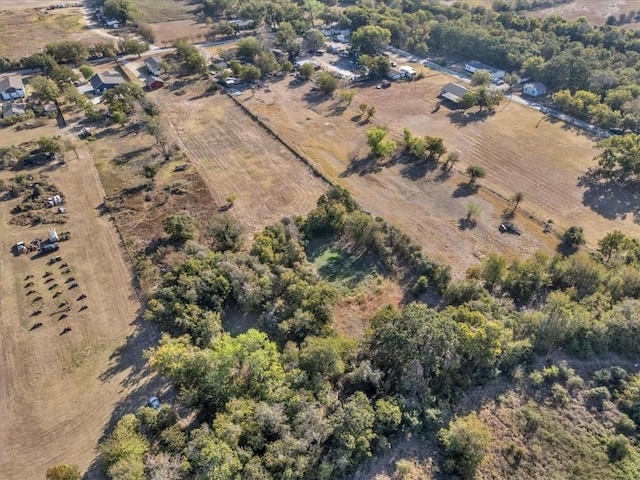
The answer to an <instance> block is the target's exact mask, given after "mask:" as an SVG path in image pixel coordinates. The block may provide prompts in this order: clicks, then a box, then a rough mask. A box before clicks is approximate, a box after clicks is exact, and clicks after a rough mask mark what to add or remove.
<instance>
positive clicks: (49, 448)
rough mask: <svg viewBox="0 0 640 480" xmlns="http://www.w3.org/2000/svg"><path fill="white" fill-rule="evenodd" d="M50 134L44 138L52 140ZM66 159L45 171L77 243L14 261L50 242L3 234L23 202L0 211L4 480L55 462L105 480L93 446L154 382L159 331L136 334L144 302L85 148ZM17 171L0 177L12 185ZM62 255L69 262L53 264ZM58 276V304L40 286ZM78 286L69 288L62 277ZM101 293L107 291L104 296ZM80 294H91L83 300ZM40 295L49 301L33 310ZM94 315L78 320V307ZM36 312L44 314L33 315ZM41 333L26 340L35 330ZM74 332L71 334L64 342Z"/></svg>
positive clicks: (36, 230) (32, 233)
mask: <svg viewBox="0 0 640 480" xmlns="http://www.w3.org/2000/svg"><path fill="white" fill-rule="evenodd" d="M52 130H53V126H47V127H43V128H42V131H40V132H38V133H39V134H40V135H43V134H51V133H52ZM22 133H25V134H27V135H29V136H33V134H34V131H33V130H25V131H23V132H20V133H19V134H17V133H15V132H12V131H7V130H3V132H2V134H0V138H2V143H3V144H7V143H11V142H13V143H20V142H21V141H24V140H27V137H26V136H23V135H22ZM77 154H78V156H77V157H76V155H75V154H74V153H73V152H67V154H66V159H67V162H66V166H61V167H58V168H49V167H45V168H44V170H43V172H44V174H46V175H48V176H49V181H50V182H52V183H53V184H55V185H56V186H57V187H59V188H60V190H61V191H62V192H63V194H64V196H65V199H66V206H67V208H68V216H69V222H68V223H67V224H65V225H63V226H59V227H58V231H62V230H71V231H72V238H71V239H70V240H68V241H67V242H63V243H62V244H61V248H60V250H59V251H58V252H56V253H54V254H53V255H49V256H45V257H41V258H32V257H31V255H21V256H19V257H15V256H14V255H13V253H12V246H13V245H14V244H15V243H16V242H17V241H27V242H29V241H31V240H32V239H33V238H35V237H37V236H38V237H44V236H46V232H47V228H48V227H47V226H46V225H40V226H36V227H32V228H29V227H20V226H12V227H11V228H7V222H8V220H9V218H10V214H9V210H10V209H11V208H12V207H13V206H14V204H15V203H16V202H17V200H9V201H6V200H5V201H2V202H0V270H1V271H2V282H0V351H1V352H2V358H1V360H0V362H1V364H2V376H1V378H2V382H1V383H0V408H1V409H2V412H3V413H2V424H1V426H0V452H1V453H0V472H2V477H3V478H7V479H9V478H11V479H13V478H15V479H17V478H20V479H25V480H29V479H34V480H35V479H41V478H44V473H45V471H46V469H47V468H48V467H50V466H52V465H55V464H57V463H62V462H65V463H74V464H77V465H78V466H79V467H80V468H81V469H82V470H87V469H89V470H90V478H99V477H100V475H99V468H98V467H97V466H96V465H95V464H94V463H93V462H94V459H95V456H96V452H95V447H96V445H97V443H98V441H99V439H100V438H101V437H102V435H103V434H104V432H105V429H107V428H108V427H109V426H110V425H112V421H114V420H116V419H117V418H119V417H120V416H121V415H122V413H124V412H127V411H132V410H135V409H136V408H137V407H138V406H140V405H142V404H144V403H145V402H146V399H147V398H148V395H149V393H150V392H155V391H157V390H156V388H157V386H158V385H157V384H156V383H157V382H155V380H154V377H152V376H150V375H149V372H148V371H147V370H146V368H145V367H144V366H143V365H144V362H143V361H142V350H143V349H144V348H146V347H147V346H148V345H150V344H151V343H152V340H153V337H154V335H153V333H152V332H153V330H152V329H149V328H148V327H146V328H145V331H144V332H141V331H140V330H139V327H138V326H137V323H136V318H137V315H138V313H139V309H140V306H141V305H140V300H139V296H138V295H137V293H136V292H135V291H134V290H133V288H132V273H131V268H130V264H129V261H128V259H127V258H126V256H125V255H124V252H123V249H122V247H121V241H120V238H119V236H118V234H117V232H116V230H115V228H114V227H113V225H112V223H111V221H110V218H109V216H108V215H104V214H103V212H102V210H101V208H99V207H100V205H101V204H102V202H103V197H104V192H103V189H102V186H101V184H100V180H99V178H98V174H97V171H96V169H95V167H94V165H93V162H92V159H91V156H90V155H89V153H88V151H87V149H86V147H85V146H84V145H82V144H79V143H78V144H77ZM16 173H17V172H9V171H1V172H0V177H1V178H3V179H7V178H9V177H11V176H13V175H15V174H16ZM55 255H60V256H62V258H63V260H62V261H63V262H67V263H68V268H69V269H70V270H71V273H70V274H67V275H64V274H63V273H62V271H63V270H62V269H60V268H59V265H60V264H61V263H57V264H54V265H47V260H48V259H49V258H50V257H51V256H55ZM45 271H51V272H53V278H54V281H55V283H58V285H59V286H58V287H56V288H57V289H59V290H60V291H61V292H62V295H60V296H59V297H57V298H55V299H54V298H52V297H53V295H52V291H50V290H48V287H49V284H45V279H44V278H43V275H44V272H45ZM27 275H33V278H32V279H30V280H29V281H32V282H34V286H33V287H29V288H32V289H35V290H36V292H37V293H36V294H33V295H31V296H27V295H26V292H27V290H26V289H25V286H24V284H25V283H26V282H27V280H25V278H26V276H27ZM69 275H72V276H73V277H75V279H76V281H77V283H78V284H79V286H78V287H77V288H75V289H70V288H69V283H68V282H66V280H65V278H68V276H69ZM105 292H108V294H107V295H105ZM80 294H85V295H87V298H86V299H85V300H83V301H79V300H78V296H79V295H80ZM34 295H40V296H42V297H43V300H41V301H37V302H35V303H34V302H33V301H32V300H31V298H32V297H33V296H34ZM63 300H66V301H68V302H69V304H70V307H71V310H70V311H69V312H68V317H67V318H65V319H59V317H60V315H61V311H60V308H59V304H60V302H62V301H63ZM85 304H86V305H87V306H88V307H89V308H88V309H87V310H84V311H82V312H81V311H80V310H79V308H80V307H81V306H82V305H85ZM35 309H39V310H42V313H41V314H40V315H37V316H31V315H32V312H33V311H34V310H35ZM36 321H40V322H43V323H44V325H43V326H42V327H40V328H38V329H37V330H33V331H30V330H29V329H30V327H31V325H32V324H33V323H34V322H36ZM66 326H69V327H71V328H72V331H70V332H69V333H67V334H65V335H60V333H61V330H62V329H63V328H64V327H66Z"/></svg>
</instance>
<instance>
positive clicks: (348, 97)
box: [338, 90, 356, 107]
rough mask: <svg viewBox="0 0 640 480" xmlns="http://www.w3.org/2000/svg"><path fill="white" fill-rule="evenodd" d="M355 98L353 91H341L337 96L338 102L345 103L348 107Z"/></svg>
mask: <svg viewBox="0 0 640 480" xmlns="http://www.w3.org/2000/svg"><path fill="white" fill-rule="evenodd" d="M355 96H356V91H355V90H342V91H341V92H340V94H339V95H338V98H340V101H341V102H343V103H345V104H346V105H347V107H348V106H349V105H351V102H352V101H353V98H354V97H355Z"/></svg>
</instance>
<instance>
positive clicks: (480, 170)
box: [465, 164, 487, 185]
mask: <svg viewBox="0 0 640 480" xmlns="http://www.w3.org/2000/svg"><path fill="white" fill-rule="evenodd" d="M465 171H466V173H467V175H469V185H474V184H475V183H476V180H477V179H478V178H484V177H486V176H487V171H486V170H485V168H484V167H483V166H481V165H475V164H474V165H469V166H468V167H467V169H466V170H465Z"/></svg>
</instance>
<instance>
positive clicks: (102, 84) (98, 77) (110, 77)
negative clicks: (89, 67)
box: [89, 72, 126, 95]
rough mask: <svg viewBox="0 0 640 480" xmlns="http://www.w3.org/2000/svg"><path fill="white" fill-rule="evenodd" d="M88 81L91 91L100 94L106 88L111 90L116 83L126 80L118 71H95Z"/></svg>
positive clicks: (120, 83)
mask: <svg viewBox="0 0 640 480" xmlns="http://www.w3.org/2000/svg"><path fill="white" fill-rule="evenodd" d="M89 82H90V83H91V86H92V87H93V91H94V92H95V93H96V94H98V95H102V94H103V93H104V92H106V91H107V90H111V89H112V88H115V87H117V86H118V85H122V84H123V83H126V80H125V79H124V77H123V76H122V75H120V74H119V73H118V72H104V73H96V74H95V75H94V76H93V77H91V80H89Z"/></svg>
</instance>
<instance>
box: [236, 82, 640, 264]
mask: <svg viewBox="0 0 640 480" xmlns="http://www.w3.org/2000/svg"><path fill="white" fill-rule="evenodd" d="M426 74H427V77H426V78H425V79H423V80H421V81H418V82H413V83H405V84H394V85H393V87H392V88H390V89H385V90H377V89H374V88H372V87H371V86H368V87H361V88H357V94H356V97H355V100H354V101H353V104H352V105H351V106H350V107H349V108H347V109H346V110H345V111H342V110H341V109H340V105H339V104H338V102H337V100H331V99H328V100H324V101H321V99H318V98H316V94H315V93H311V92H310V88H311V85H309V84H307V85H303V86H300V85H299V84H289V79H290V78H291V77H288V78H287V79H286V80H284V81H280V82H277V83H275V84H274V85H271V86H270V88H271V92H269V93H264V92H262V91H258V92H256V93H255V96H252V94H251V93H249V92H247V93H244V94H243V96H241V97H239V98H240V101H242V102H243V103H244V104H245V105H246V106H247V107H248V108H249V109H251V110H252V111H253V112H255V113H256V114H257V115H258V116H260V118H262V119H263V120H264V121H265V122H266V123H267V124H268V125H270V126H271V127H272V128H273V129H274V130H275V131H276V132H278V134H279V135H280V136H281V137H282V138H284V139H285V140H286V141H287V142H290V143H291V144H292V145H295V146H296V147H297V148H299V149H300V151H301V152H303V154H304V155H306V156H307V157H308V158H310V159H311V160H312V161H313V163H314V164H315V165H316V166H317V167H318V168H319V169H320V170H321V171H322V172H323V173H324V174H326V175H327V176H329V177H330V178H331V179H333V180H334V181H336V182H338V183H339V184H341V185H343V186H345V187H346V188H348V189H349V190H350V191H351V192H352V194H353V195H354V197H355V198H356V199H357V201H358V202H359V203H360V205H361V206H362V207H363V208H364V209H365V210H367V211H369V212H371V213H372V214H374V215H379V216H381V217H384V218H386V219H388V220H389V221H391V223H392V224H394V225H396V226H398V227H399V228H400V229H401V230H403V231H405V232H406V233H408V234H409V235H410V236H411V237H412V238H413V239H414V240H415V241H416V242H418V243H419V244H421V245H422V246H423V247H424V249H425V251H426V252H427V253H428V254H430V255H432V256H433V257H435V258H436V259H438V260H441V261H445V262H447V263H453V264H454V270H455V271H456V272H457V273H458V274H460V273H462V272H464V271H465V270H466V268H468V267H469V266H471V265H473V264H475V263H477V262H478V260H479V259H480V258H482V257H483V256H485V255H487V254H488V253H490V252H495V251H497V252H502V253H504V254H507V255H512V256H520V255H526V254H529V253H532V252H533V251H535V250H537V249H543V250H553V249H554V248H555V246H556V244H557V238H556V237H555V236H554V235H549V234H543V233H542V223H543V222H545V221H546V220H547V219H552V220H553V221H554V222H555V224H556V226H557V229H559V230H561V229H562V228H566V227H568V226H569V225H572V224H577V225H581V226H583V227H584V229H585V232H586V235H587V238H588V240H589V241H590V242H591V245H594V244H595V242H596V241H597V240H598V239H599V238H601V237H602V236H603V235H604V234H605V233H606V232H608V231H609V230H611V229H614V228H618V229H620V230H623V231H625V232H626V233H629V234H634V233H636V234H637V232H638V231H639V227H638V221H639V219H638V218H635V219H634V211H635V210H636V209H637V207H634V205H633V203H634V202H635V200H634V199H635V198H636V197H637V196H636V195H634V194H633V193H629V195H631V196H630V197H626V198H623V196H622V195H620V196H619V197H613V198H611V199H610V200H609V199H607V198H606V197H600V196H598V195H597V193H596V192H594V191H592V190H590V189H589V188H588V187H580V186H577V183H578V181H579V179H580V177H581V176H582V175H583V174H584V173H585V172H586V170H587V169H588V168H589V167H590V166H591V165H592V164H593V162H592V157H593V156H594V154H595V151H594V149H593V147H594V143H593V141H592V140H590V139H589V138H587V137H585V136H583V135H580V134H576V133H575V132H573V131H568V130H567V128H566V126H565V125H564V124H562V123H552V122H549V121H546V119H543V118H542V116H541V114H540V113H539V112H536V111H534V110H531V109H528V108H526V107H523V106H521V105H519V104H516V103H515V102H508V101H507V102H505V103H504V104H503V105H502V106H501V107H499V109H498V111H497V112H496V113H495V114H494V115H492V116H488V117H476V116H474V115H471V114H468V115H464V114H463V113H462V112H456V111H451V110H448V109H447V108H445V107H443V108H441V109H440V110H439V111H437V112H433V113H430V112H432V111H433V110H434V107H435V105H436V103H437V102H438V98H437V95H438V93H439V91H440V87H441V86H442V85H443V84H445V83H446V82H448V81H451V79H450V78H449V77H447V76H446V75H444V74H439V73H435V72H430V71H426ZM362 102H366V103H368V104H370V105H374V106H375V107H376V109H377V113H376V114H375V117H374V119H373V120H371V121H370V122H367V123H364V124H363V122H362V121H361V119H360V117H359V115H360V112H359V110H358V108H357V105H359V104H360V103H362ZM373 125H384V126H386V127H387V128H388V129H389V132H390V135H391V137H392V138H394V139H395V140H397V141H398V142H399V143H401V140H402V130H403V128H404V127H408V128H410V129H411V130H412V131H413V132H414V133H415V134H417V135H425V134H429V135H435V136H438V137H441V138H443V139H444V140H445V144H446V145H447V147H448V149H449V151H455V152H458V153H459V154H460V159H461V160H460V163H459V164H458V165H456V168H455V169H454V172H452V174H451V175H449V174H445V173H443V172H442V171H441V169H440V168H438V167H437V166H436V165H435V164H433V163H426V164H414V163H412V164H407V163H405V161H404V160H403V158H401V157H395V158H393V159H391V160H389V161H382V162H379V161H378V162H375V161H373V162H372V161H371V159H370V158H369V157H368V147H367V146H366V143H365V133H366V131H367V130H368V129H369V128H371V126H373ZM472 163H478V164H481V165H483V166H484V167H486V169H487V178H486V179H484V180H482V181H481V184H482V185H483V187H484V188H482V189H481V190H480V192H479V194H477V195H469V192H468V191H467V190H466V189H465V186H464V185H465V182H466V178H465V176H463V175H462V174H461V172H463V171H464V169H465V168H466V167H467V166H468V165H469V164H472ZM518 191H519V192H522V193H524V195H525V201H524V202H523V203H522V206H521V210H520V211H519V212H518V213H516V219H515V221H516V223H517V224H518V225H519V226H520V227H521V229H522V231H523V234H522V236H512V235H503V234H500V233H498V229H497V227H498V225H499V224H500V223H501V222H502V221H503V220H502V215H503V213H504V212H505V210H506V209H508V207H509V205H508V202H507V200H506V199H508V198H510V197H511V196H512V195H513V194H514V193H515V192H518ZM621 193H622V192H621ZM470 202H473V203H476V204H477V205H478V206H480V208H481V210H482V212H481V214H480V219H479V221H478V225H477V227H476V228H474V229H461V228H460V226H459V220H460V219H461V218H463V217H464V216H465V212H466V209H467V206H468V204H469V203H470ZM636 213H637V212H636ZM636 216H637V215H636Z"/></svg>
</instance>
